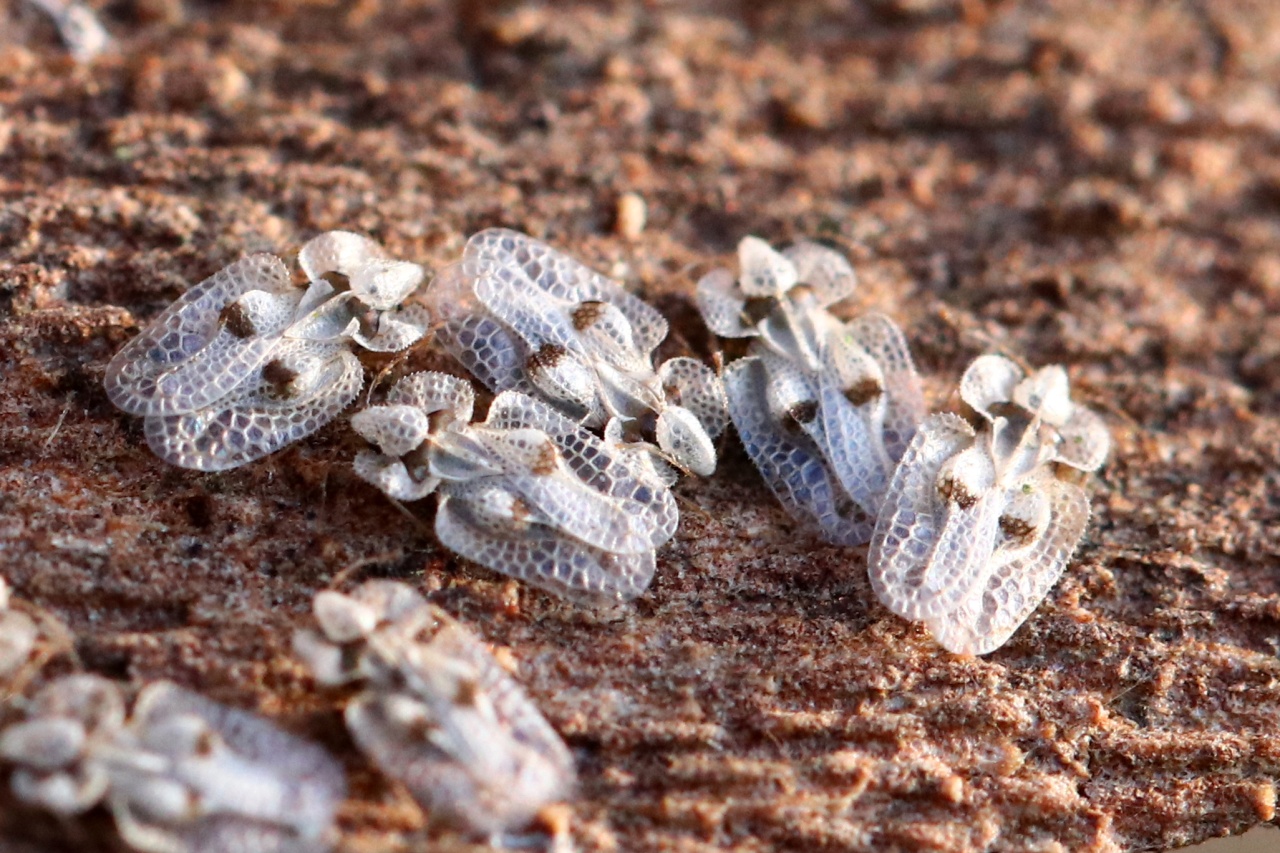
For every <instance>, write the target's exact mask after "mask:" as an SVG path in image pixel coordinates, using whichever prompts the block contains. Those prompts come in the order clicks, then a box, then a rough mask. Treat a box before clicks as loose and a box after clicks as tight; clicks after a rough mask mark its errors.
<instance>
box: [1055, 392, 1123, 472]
mask: <svg viewBox="0 0 1280 853" xmlns="http://www.w3.org/2000/svg"><path fill="white" fill-rule="evenodd" d="M1060 432H1061V434H1062V443H1061V444H1060V445H1059V446H1058V454H1057V459H1058V461H1060V462H1062V463H1063V464H1066V465H1070V466H1071V467H1073V468H1077V469H1079V470H1081V471H1096V470H1098V469H1099V468H1101V467H1102V463H1103V462H1105V461H1106V458H1107V453H1108V452H1110V450H1111V433H1110V431H1109V430H1108V429H1107V425H1106V423H1105V422H1103V420H1102V418H1101V417H1099V416H1098V414H1097V413H1096V412H1093V411H1090V410H1089V409H1087V408H1085V407H1084V406H1080V405H1077V406H1075V408H1074V409H1073V410H1072V412H1071V417H1070V418H1069V419H1068V420H1067V422H1066V423H1065V424H1064V425H1063V426H1062V429H1061V430H1060Z"/></svg>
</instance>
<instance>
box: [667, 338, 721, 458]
mask: <svg viewBox="0 0 1280 853" xmlns="http://www.w3.org/2000/svg"><path fill="white" fill-rule="evenodd" d="M658 381H659V382H660V383H661V384H662V388H663V391H664V393H665V394H666V396H667V402H668V403H673V404H675V405H678V406H683V407H684V408H686V409H688V410H689V411H690V412H692V413H693V416H694V417H695V418H697V419H698V423H700V424H702V428H703V429H704V430H706V433H707V435H708V436H710V437H711V438H716V437H717V436H719V435H720V434H721V433H722V432H724V428H725V427H726V426H728V425H729V404H728V401H727V400H726V399H725V396H724V384H723V383H721V381H720V377H718V376H716V374H715V371H713V370H712V369H711V368H710V367H707V365H705V364H703V363H702V362H700V361H698V360H697V359H694V358H684V357H680V358H672V359H668V360H667V361H665V362H663V364H662V366H661V367H659V368H658Z"/></svg>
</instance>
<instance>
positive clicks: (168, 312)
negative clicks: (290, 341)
mask: <svg viewBox="0 0 1280 853" xmlns="http://www.w3.org/2000/svg"><path fill="white" fill-rule="evenodd" d="M251 291H258V292H260V293H261V295H262V298H258V299H250V301H249V302H247V303H245V304H246V305H247V306H251V307H252V310H251V311H249V312H248V314H249V316H245V317H242V318H240V319H241V320H242V321H243V322H242V323H240V324H228V323H227V322H226V321H225V319H224V317H223V310H224V309H226V308H228V306H230V305H231V304H232V303H233V302H235V301H236V300H237V299H240V298H241V297H245V296H246V294H249V293H250V292H251ZM301 296H302V295H301V293H300V292H298V291H296V290H294V288H293V286H292V284H291V282H290V278H289V271H288V269H287V268H286V267H285V265H284V263H283V262H282V261H281V260H280V259H279V258H277V257H275V256H273V255H265V254H260V255H250V256H248V257H245V258H241V259H240V260H238V261H236V262H235V263H232V264H230V265H228V266H227V267H225V268H224V269H222V270H220V271H218V272H217V273H215V274H214V275H212V276H210V277H209V278H207V279H205V280H204V281H202V282H200V283H199V284H197V285H195V286H194V287H192V288H190V289H189V290H188V291H187V292H186V293H184V294H183V295H182V296H180V297H179V298H178V299H177V300H176V301H175V302H174V303H173V304H172V305H170V306H169V307H168V308H166V309H165V310H164V311H163V312H161V313H160V315H159V316H157V317H156V318H155V319H154V320H152V321H151V323H150V324H149V325H148V326H147V327H146V328H145V329H144V330H143V331H142V332H141V333H140V334H139V335H138V336H137V337H135V338H134V339H132V340H131V341H129V343H127V344H125V346H124V347H122V348H121V350H120V351H119V352H118V353H116V354H115V356H114V357H113V358H112V359H111V361H110V363H109V364H108V365H107V372H106V376H105V378H104V380H103V384H104V385H105V387H106V390H107V396H108V397H109V398H110V399H111V402H112V403H114V404H115V405H116V406H117V407H119V408H120V409H122V410H124V411H126V412H129V413H130V414H135V415H153V414H177V413H181V412H189V411H194V410H195V409H199V408H203V407H204V406H207V405H209V404H211V403H213V402H214V401H216V400H217V399H218V398H219V397H221V396H222V395H224V394H226V393H228V392H229V391H230V390H231V389H233V388H234V387H235V386H236V385H237V384H239V383H240V382H241V381H242V380H243V379H244V378H245V377H247V376H248V375H249V374H250V373H251V372H252V371H253V370H254V369H255V368H257V367H258V366H260V365H261V364H262V362H263V361H265V360H266V358H267V357H268V356H269V355H270V352H271V349H272V347H273V346H274V338H275V337H277V336H278V332H279V331H280V330H281V328H282V327H283V326H284V325H285V324H287V322H288V320H289V319H290V315H291V312H292V310H293V308H294V307H295V306H296V304H297V302H298V301H299V300H300V299H301ZM272 297H274V298H272ZM277 303H278V304H277ZM229 325H234V326H235V328H234V329H233V328H229V327H228V326H229ZM245 325H247V326H248V327H249V328H239V327H240V326H245ZM234 331H240V332H242V333H243V334H244V336H237V335H236V334H235V333H234Z"/></svg>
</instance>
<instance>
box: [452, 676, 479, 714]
mask: <svg viewBox="0 0 1280 853" xmlns="http://www.w3.org/2000/svg"><path fill="white" fill-rule="evenodd" d="M478 698H480V685H479V684H477V683H476V680H475V679H474V678H461V679H458V690H457V692H456V693H454V694H453V704H455V705H458V706H459V707H463V708H470V707H472V706H473V705H475V704H476V700H477V699H478Z"/></svg>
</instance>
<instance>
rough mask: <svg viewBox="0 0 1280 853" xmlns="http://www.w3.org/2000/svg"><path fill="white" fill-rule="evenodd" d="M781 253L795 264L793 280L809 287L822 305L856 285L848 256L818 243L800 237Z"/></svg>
mask: <svg viewBox="0 0 1280 853" xmlns="http://www.w3.org/2000/svg"><path fill="white" fill-rule="evenodd" d="M782 254H783V255H784V256H785V257H786V258H787V260H789V261H791V263H792V264H794V265H795V268H796V280H797V281H798V282H800V283H801V284H806V285H808V286H809V288H810V289H811V290H813V294H814V297H815V298H816V299H817V301H818V305H820V306H822V307H823V308H826V307H827V306H829V305H834V304H835V303H837V302H839V301H840V300H842V299H847V298H848V297H850V296H852V295H853V291H854V290H855V289H856V288H857V286H858V276H857V274H855V273H854V271H853V267H852V266H851V265H850V264H849V260H848V259H847V258H846V257H845V256H844V255H842V254H840V253H839V252H837V251H835V250H834V249H830V248H828V247H826V246H824V245H822V244H821V243H812V242H809V241H807V240H806V241H801V242H799V243H796V244H795V245H794V246H791V247H790V248H788V249H786V250H784V251H783V253H782Z"/></svg>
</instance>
